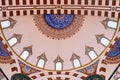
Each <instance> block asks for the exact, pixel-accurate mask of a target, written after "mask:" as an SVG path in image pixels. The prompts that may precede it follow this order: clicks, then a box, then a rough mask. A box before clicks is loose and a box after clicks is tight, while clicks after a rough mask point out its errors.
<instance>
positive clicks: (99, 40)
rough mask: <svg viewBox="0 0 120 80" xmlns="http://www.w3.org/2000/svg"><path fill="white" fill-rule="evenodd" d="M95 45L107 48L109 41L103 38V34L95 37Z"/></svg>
mask: <svg viewBox="0 0 120 80" xmlns="http://www.w3.org/2000/svg"><path fill="white" fill-rule="evenodd" d="M96 39H97V43H100V44H101V45H103V46H105V47H106V46H108V44H109V43H110V40H109V39H108V38H107V37H105V36H104V34H100V35H96Z"/></svg>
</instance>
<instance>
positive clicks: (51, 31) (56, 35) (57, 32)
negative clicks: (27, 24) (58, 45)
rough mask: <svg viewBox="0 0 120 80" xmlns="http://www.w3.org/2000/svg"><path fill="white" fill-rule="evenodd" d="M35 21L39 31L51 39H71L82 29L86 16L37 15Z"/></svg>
mask: <svg viewBox="0 0 120 80" xmlns="http://www.w3.org/2000/svg"><path fill="white" fill-rule="evenodd" d="M34 21H35V23H36V26H37V27H38V30H40V32H41V33H42V34H44V35H46V36H47V37H49V38H51V39H57V40H60V39H66V38H70V37H71V36H72V35H74V34H75V33H76V32H78V31H79V30H80V28H81V27H82V24H83V21H84V16H82V15H72V14H64V15H62V14H61V15H60V14H44V15H35V16H34Z"/></svg>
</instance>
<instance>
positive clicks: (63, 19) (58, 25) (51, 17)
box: [44, 14, 74, 29]
mask: <svg viewBox="0 0 120 80" xmlns="http://www.w3.org/2000/svg"><path fill="white" fill-rule="evenodd" d="M44 19H45V22H46V23H47V24H48V25H49V26H50V27H52V28H55V29H63V28H66V27H68V26H69V25H70V24H71V23H72V22H73V19H74V15H72V14H66V15H64V14H45V15H44Z"/></svg>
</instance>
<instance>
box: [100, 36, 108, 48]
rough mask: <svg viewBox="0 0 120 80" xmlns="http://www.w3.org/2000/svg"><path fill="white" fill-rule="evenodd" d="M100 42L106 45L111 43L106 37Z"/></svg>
mask: <svg viewBox="0 0 120 80" xmlns="http://www.w3.org/2000/svg"><path fill="white" fill-rule="evenodd" d="M100 42H101V43H102V44H103V45H104V46H107V45H108V44H109V42H110V41H109V40H108V39H106V38H101V40H100Z"/></svg>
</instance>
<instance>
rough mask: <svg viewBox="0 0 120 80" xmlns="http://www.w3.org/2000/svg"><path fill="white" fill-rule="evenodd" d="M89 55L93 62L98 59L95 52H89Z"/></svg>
mask: <svg viewBox="0 0 120 80" xmlns="http://www.w3.org/2000/svg"><path fill="white" fill-rule="evenodd" d="M88 55H89V57H90V58H91V59H92V60H94V59H95V58H96V57H97V55H96V53H95V52H94V51H89V52H88Z"/></svg>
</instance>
